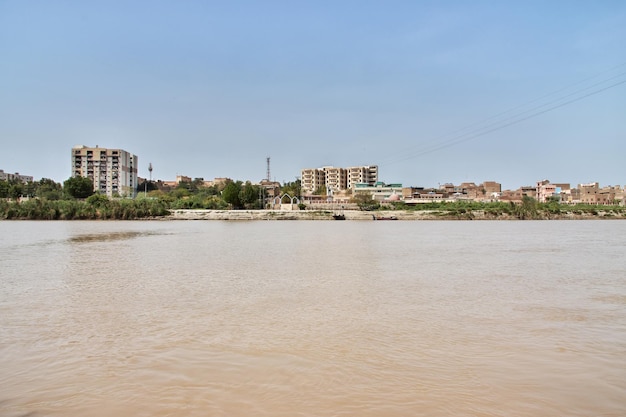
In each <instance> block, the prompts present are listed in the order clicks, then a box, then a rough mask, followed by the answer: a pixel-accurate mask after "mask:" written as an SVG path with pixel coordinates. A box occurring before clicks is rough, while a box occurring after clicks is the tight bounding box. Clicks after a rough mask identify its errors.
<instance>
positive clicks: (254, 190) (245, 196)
mask: <svg viewBox="0 0 626 417" xmlns="http://www.w3.org/2000/svg"><path fill="white" fill-rule="evenodd" d="M239 201H240V202H241V204H242V205H243V206H244V207H246V208H248V209H252V208H255V207H258V205H259V187H258V186H254V185H252V184H251V183H250V181H247V182H246V183H245V184H244V185H243V187H241V191H240V192H239Z"/></svg>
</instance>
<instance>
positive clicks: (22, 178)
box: [0, 169, 33, 184]
mask: <svg viewBox="0 0 626 417" xmlns="http://www.w3.org/2000/svg"><path fill="white" fill-rule="evenodd" d="M0 181H19V182H21V183H24V184H26V183H29V182H33V177H32V176H30V175H21V174H20V173H19V172H16V173H15V174H9V173H8V172H4V170H2V169H0Z"/></svg>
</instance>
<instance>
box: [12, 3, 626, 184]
mask: <svg viewBox="0 0 626 417" xmlns="http://www.w3.org/2000/svg"><path fill="white" fill-rule="evenodd" d="M616 84H617V85H616ZM0 141H1V146H0V169H4V171H5V172H11V173H13V172H20V173H21V174H25V175H32V176H34V177H35V179H40V178H42V177H45V178H52V179H54V180H55V181H58V182H61V181H64V180H65V179H67V178H68V177H69V176H70V175H71V168H70V165H71V164H70V153H71V148H72V146H74V145H79V144H84V145H87V146H95V145H99V146H101V147H107V148H122V149H125V150H127V151H129V152H131V153H134V154H136V155H138V157H139V165H140V166H139V175H140V176H142V177H147V176H148V163H149V162H151V163H152V165H153V167H154V171H153V178H154V179H163V180H173V179H174V177H175V176H176V175H177V174H181V175H187V176H190V177H194V178H195V177H203V178H205V179H213V178H214V177H230V178H233V179H239V180H252V181H258V180H260V179H262V178H264V177H265V174H266V162H265V161H266V157H268V156H269V157H271V176H272V179H275V180H277V181H281V182H283V181H293V180H294V179H295V178H296V177H299V175H300V170H301V169H302V168H316V167H321V166H324V165H334V166H342V167H347V166H355V165H373V164H377V165H379V169H380V179H381V180H382V181H385V182H387V183H397V182H400V183H403V184H404V185H405V186H410V185H412V186H427V187H429V186H437V185H438V184H439V183H445V182H452V183H455V184H458V183H460V182H463V181H474V182H476V183H480V182H483V181H486V180H495V181H498V182H501V183H502V185H503V187H504V188H511V189H515V188H518V187H519V186H521V185H529V184H534V183H535V182H536V181H538V180H542V179H549V180H551V181H553V182H570V183H572V184H573V185H575V184H578V183H581V182H591V181H599V182H600V183H601V185H616V184H621V185H624V184H626V2H625V1H623V0H617V1H603V0H593V1H592V0H585V1H575V0H566V1H565V0H564V1H556V0H550V1H546V0H540V1H527V0H523V1H522V0H519V1H505V0H503V1H495V0H493V1H475V0H472V1H419V0H411V1H366V0H358V1H347V0H346V1H342V0H332V1H322V0H315V1H297V0H293V1H256V0H255V1H208V0H203V1H192V0H177V1H175V0H170V1H159V0H150V1H139V0H138V1H130V0H123V1H115V0H102V1H98V0H93V1H92V0H75V1H63V0H40V1H35V0H0Z"/></svg>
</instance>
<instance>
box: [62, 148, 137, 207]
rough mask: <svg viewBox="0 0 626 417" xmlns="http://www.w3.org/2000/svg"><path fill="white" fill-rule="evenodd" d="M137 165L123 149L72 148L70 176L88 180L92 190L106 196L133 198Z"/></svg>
mask: <svg viewBox="0 0 626 417" xmlns="http://www.w3.org/2000/svg"><path fill="white" fill-rule="evenodd" d="M137 166H138V158H137V155H133V154H131V153H129V152H127V151H124V150H122V149H107V148H100V147H98V146H97V145H96V147H95V148H90V147H87V146H84V145H78V146H74V147H73V148H72V176H73V177H87V178H90V179H91V180H92V181H93V188H94V190H95V191H96V192H99V193H102V194H106V195H107V196H109V197H113V196H117V195H119V196H124V197H134V196H135V195H136V187H137Z"/></svg>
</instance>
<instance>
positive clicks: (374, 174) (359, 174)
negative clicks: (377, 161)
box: [300, 165, 378, 194]
mask: <svg viewBox="0 0 626 417" xmlns="http://www.w3.org/2000/svg"><path fill="white" fill-rule="evenodd" d="M301 174H302V176H301V177H300V180H301V186H302V193H303V194H312V193H314V192H315V190H318V189H319V188H320V187H322V186H324V187H326V189H327V190H333V191H340V190H346V189H348V188H352V189H354V188H355V187H356V185H357V184H367V185H371V186H373V185H375V184H376V183H377V182H378V166H376V165H371V166H360V167H350V168H338V167H333V166H326V167H322V168H306V169H303V170H302V171H301Z"/></svg>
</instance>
